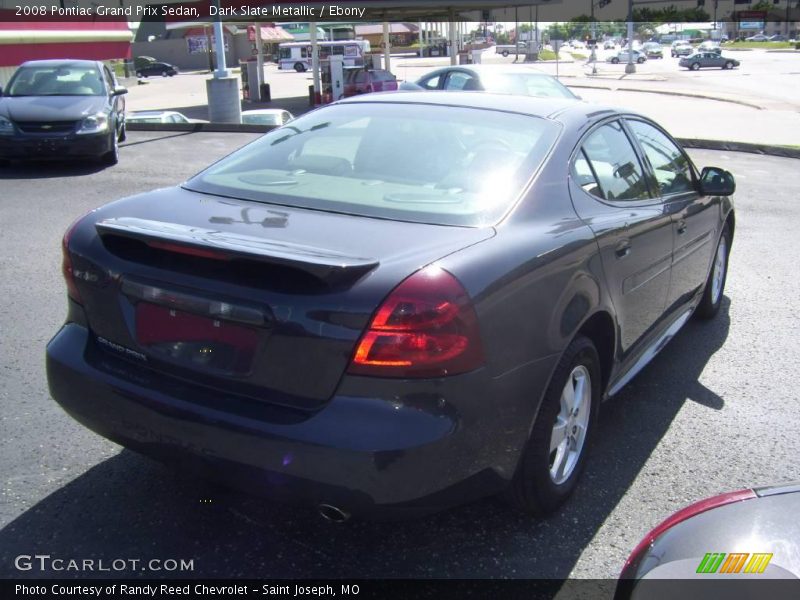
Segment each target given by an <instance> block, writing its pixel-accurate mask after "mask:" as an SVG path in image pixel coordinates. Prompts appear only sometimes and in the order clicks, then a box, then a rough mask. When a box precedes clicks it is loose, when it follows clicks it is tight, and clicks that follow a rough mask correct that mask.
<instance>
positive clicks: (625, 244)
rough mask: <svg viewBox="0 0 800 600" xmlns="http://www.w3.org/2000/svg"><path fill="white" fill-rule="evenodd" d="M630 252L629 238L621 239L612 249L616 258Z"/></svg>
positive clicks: (623, 256)
mask: <svg viewBox="0 0 800 600" xmlns="http://www.w3.org/2000/svg"><path fill="white" fill-rule="evenodd" d="M630 253H631V242H630V240H622V241H621V242H620V243H619V244H617V247H616V249H615V250H614V254H616V255H617V258H625V257H626V256H628V254H630Z"/></svg>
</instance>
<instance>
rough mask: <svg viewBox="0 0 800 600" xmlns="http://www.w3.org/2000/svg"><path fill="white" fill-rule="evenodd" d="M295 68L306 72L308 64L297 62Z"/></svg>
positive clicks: (300, 71) (299, 71)
mask: <svg viewBox="0 0 800 600" xmlns="http://www.w3.org/2000/svg"><path fill="white" fill-rule="evenodd" d="M294 70H295V71H297V72H298V73H304V72H305V70H306V66H305V65H304V64H303V63H295V65H294Z"/></svg>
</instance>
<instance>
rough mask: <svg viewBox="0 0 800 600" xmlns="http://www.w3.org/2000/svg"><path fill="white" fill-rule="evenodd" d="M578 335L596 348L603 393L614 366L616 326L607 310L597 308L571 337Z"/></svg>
mask: <svg viewBox="0 0 800 600" xmlns="http://www.w3.org/2000/svg"><path fill="white" fill-rule="evenodd" d="M580 335H582V336H584V337H586V338H588V339H589V340H591V342H592V344H594V347H595V349H596V350H597V356H598V358H599V359H600V371H601V376H602V381H601V384H602V385H601V389H602V390H603V392H604V393H605V390H606V387H607V385H608V382H609V380H610V378H611V371H612V370H613V367H614V356H615V349H616V347H617V328H616V325H615V324H614V318H613V317H612V316H611V314H610V313H609V312H608V311H606V310H604V309H601V310H598V311H597V312H595V313H593V314H592V315H591V316H589V317H588V318H587V319H586V320H585V321H584V322H583V324H581V326H580V327H579V328H578V330H577V331H576V332H575V335H574V336H573V339H575V338H576V337H578V336H580Z"/></svg>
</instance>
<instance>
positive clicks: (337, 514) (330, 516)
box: [317, 504, 350, 523]
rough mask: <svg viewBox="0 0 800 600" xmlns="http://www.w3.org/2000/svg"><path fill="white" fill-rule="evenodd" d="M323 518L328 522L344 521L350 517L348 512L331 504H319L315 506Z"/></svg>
mask: <svg viewBox="0 0 800 600" xmlns="http://www.w3.org/2000/svg"><path fill="white" fill-rule="evenodd" d="M317 510H318V511H319V514H320V515H321V516H322V518H323V519H325V520H326V521H329V522H330V523H344V522H345V521H347V520H348V519H349V518H350V513H349V512H347V511H346V510H342V509H341V508H339V507H338V506H333V505H332V504H320V505H319V506H318V507H317Z"/></svg>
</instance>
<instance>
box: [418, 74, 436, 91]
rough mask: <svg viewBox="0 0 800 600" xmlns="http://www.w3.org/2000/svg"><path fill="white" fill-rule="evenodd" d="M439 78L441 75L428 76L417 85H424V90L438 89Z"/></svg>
mask: <svg viewBox="0 0 800 600" xmlns="http://www.w3.org/2000/svg"><path fill="white" fill-rule="evenodd" d="M440 79H441V75H435V76H433V77H428V78H427V79H422V80H420V82H419V85H420V86H422V87H424V88H425V89H426V90H438V89H439V80H440Z"/></svg>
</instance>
